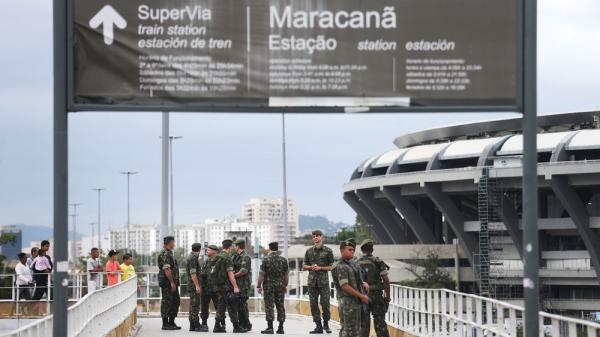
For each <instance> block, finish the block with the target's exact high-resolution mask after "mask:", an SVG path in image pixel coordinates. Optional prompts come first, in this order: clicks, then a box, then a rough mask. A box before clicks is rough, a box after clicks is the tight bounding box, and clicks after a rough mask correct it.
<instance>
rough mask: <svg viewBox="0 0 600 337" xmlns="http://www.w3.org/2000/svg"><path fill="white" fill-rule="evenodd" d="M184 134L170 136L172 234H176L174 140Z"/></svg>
mask: <svg viewBox="0 0 600 337" xmlns="http://www.w3.org/2000/svg"><path fill="white" fill-rule="evenodd" d="M181 138H183V137H182V136H169V180H170V183H169V185H171V186H170V187H171V234H175V211H174V208H175V206H174V204H175V200H174V199H173V189H174V186H173V141H174V140H176V139H181Z"/></svg>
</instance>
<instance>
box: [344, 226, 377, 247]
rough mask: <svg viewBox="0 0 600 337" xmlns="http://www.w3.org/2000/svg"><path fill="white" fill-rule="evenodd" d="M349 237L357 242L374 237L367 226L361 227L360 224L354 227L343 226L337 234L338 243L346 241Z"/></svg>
mask: <svg viewBox="0 0 600 337" xmlns="http://www.w3.org/2000/svg"><path fill="white" fill-rule="evenodd" d="M348 239H354V241H356V243H357V244H359V243H360V242H361V241H363V240H365V239H373V237H372V236H371V233H369V232H368V231H367V230H366V229H365V228H361V227H358V226H355V227H353V228H352V229H348V228H342V230H341V231H339V232H338V233H337V234H336V236H335V241H336V243H341V242H342V241H346V240H348Z"/></svg>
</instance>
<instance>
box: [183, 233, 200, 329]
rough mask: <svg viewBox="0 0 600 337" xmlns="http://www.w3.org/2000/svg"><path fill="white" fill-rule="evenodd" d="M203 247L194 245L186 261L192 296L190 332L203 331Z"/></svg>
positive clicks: (189, 291) (190, 294) (189, 290)
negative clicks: (201, 257)
mask: <svg viewBox="0 0 600 337" xmlns="http://www.w3.org/2000/svg"><path fill="white" fill-rule="evenodd" d="M201 248H202V245H201V244H199V243H194V244H192V252H191V253H190V255H189V256H188V258H187V259H186V268H185V274H186V276H187V279H188V295H189V296H190V312H189V320H190V331H201V330H200V328H201V325H200V319H199V317H198V314H199V311H200V294H201V293H202V287H201V286H200V279H199V277H198V276H199V275H200V261H199V260H198V259H199V258H200V249H201Z"/></svg>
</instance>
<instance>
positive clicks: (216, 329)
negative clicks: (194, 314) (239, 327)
mask: <svg viewBox="0 0 600 337" xmlns="http://www.w3.org/2000/svg"><path fill="white" fill-rule="evenodd" d="M222 332H226V331H225V328H224V327H223V326H222V325H221V322H219V321H215V327H214V328H213V333H222Z"/></svg>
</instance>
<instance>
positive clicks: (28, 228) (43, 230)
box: [16, 224, 83, 247]
mask: <svg viewBox="0 0 600 337" xmlns="http://www.w3.org/2000/svg"><path fill="white" fill-rule="evenodd" d="M16 226H17V227H18V228H20V229H21V233H22V235H23V241H22V242H23V247H27V246H29V243H30V242H31V241H35V242H41V241H42V240H48V239H51V238H53V237H54V228H52V227H48V226H35V225H23V224H18V225H16ZM78 232H79V231H78ZM78 234H79V235H78V237H79V238H81V237H82V236H83V235H82V234H81V233H78ZM70 235H71V233H69V237H70Z"/></svg>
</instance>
